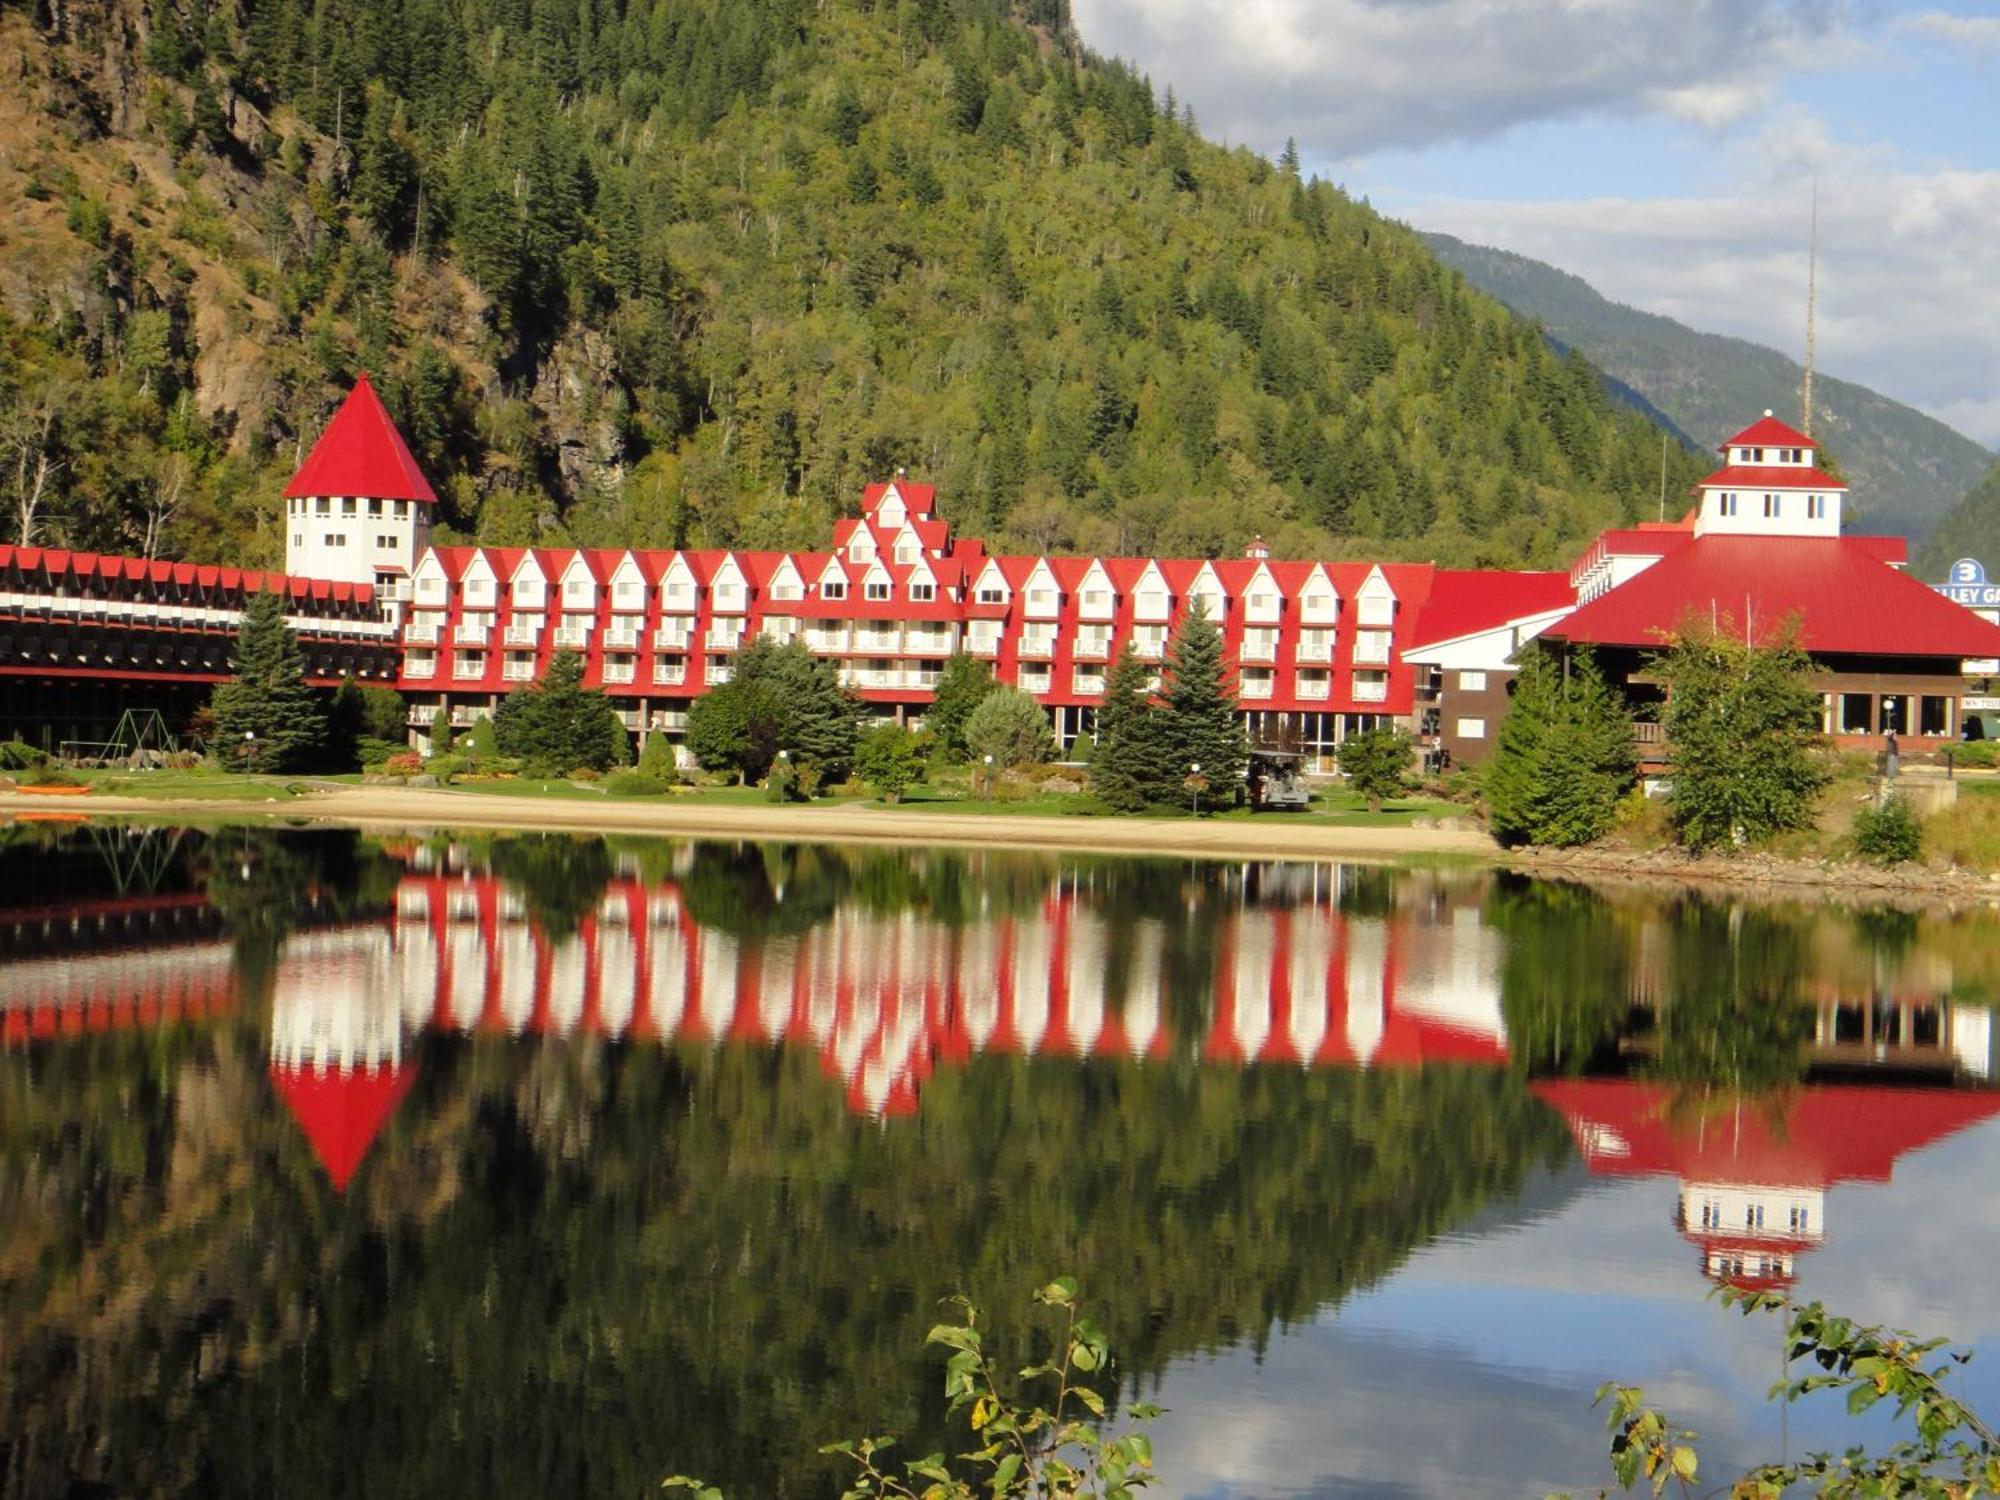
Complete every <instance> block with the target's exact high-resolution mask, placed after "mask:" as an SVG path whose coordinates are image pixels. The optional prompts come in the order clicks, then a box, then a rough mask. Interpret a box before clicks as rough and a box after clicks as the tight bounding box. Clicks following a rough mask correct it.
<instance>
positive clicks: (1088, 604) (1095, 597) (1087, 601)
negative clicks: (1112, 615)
mask: <svg viewBox="0 0 2000 1500" xmlns="http://www.w3.org/2000/svg"><path fill="white" fill-rule="evenodd" d="M1110 603H1111V596H1110V595H1109V594H1108V593H1106V592H1105V591H1104V590H1103V589H1085V590H1084V591H1083V607H1084V608H1085V609H1106V608H1108V607H1109V606H1110Z"/></svg>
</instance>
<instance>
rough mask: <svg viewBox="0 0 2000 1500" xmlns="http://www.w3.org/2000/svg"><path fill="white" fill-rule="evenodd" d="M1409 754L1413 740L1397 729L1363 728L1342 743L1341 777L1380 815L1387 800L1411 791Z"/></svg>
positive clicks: (1388, 727) (1382, 726) (1390, 727)
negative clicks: (1409, 789)
mask: <svg viewBox="0 0 2000 1500" xmlns="http://www.w3.org/2000/svg"><path fill="white" fill-rule="evenodd" d="M1410 753H1411V745H1410V737H1409V736H1408V735H1407V734H1405V733H1404V732H1403V731H1402V730H1400V729H1397V728H1396V727H1395V726H1393V725H1387V724H1385V725H1380V726H1378V727H1376V728H1374V729H1364V730H1362V731H1361V732H1360V733H1359V734H1350V735H1349V736H1348V737H1347V738H1346V739H1344V740H1342V741H1341V742H1340V751H1339V756H1338V758H1339V761H1340V774H1341V775H1342V776H1345V777H1346V778H1347V784H1348V785H1349V786H1350V787H1352V788H1353V789H1354V791H1355V793H1356V794H1357V795H1359V796H1362V797H1366V798H1367V799H1368V810H1369V811H1370V812H1372V813H1378V812H1380V811H1381V810H1382V803H1383V801H1384V800H1385V799H1386V798H1389V797H1394V796H1397V795H1399V794H1400V793H1402V792H1404V791H1406V790H1408V788H1409V785H1410Z"/></svg>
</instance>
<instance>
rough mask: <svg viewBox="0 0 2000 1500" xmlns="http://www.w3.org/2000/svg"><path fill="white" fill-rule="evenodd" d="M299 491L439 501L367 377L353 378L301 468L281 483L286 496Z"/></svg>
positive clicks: (387, 498) (374, 498)
mask: <svg viewBox="0 0 2000 1500" xmlns="http://www.w3.org/2000/svg"><path fill="white" fill-rule="evenodd" d="M299 495H352V496H356V497H358V498H362V499H368V500H431V501H434V500H436V499H437V496H436V494H435V493H433V492H432V490H431V486H430V481H429V480H427V479H425V478H424V472H423V470H422V469H419V468H418V467H417V461H416V459H415V458H413V457H411V455H410V449H409V445H408V444H407V443H405V442H404V441H403V435H402V433H400V432H398V431H397V430H396V424H395V423H394V422H392V421H390V420H389V413H388V412H387V411H386V410H384V409H383V406H382V400H381V398H380V397H379V396H377V395H376V394H375V387H374V386H372V385H370V384H369V383H368V377H367V376H366V375H362V376H361V377H360V378H359V379H357V380H356V381H355V382H354V389H353V390H351V391H349V392H348V393H347V399H346V400H345V401H343V402H341V403H340V410H339V411H337V412H335V413H334V414H333V420H332V421H331V422H329V423H327V424H326V431H325V432H322V433H321V434H320V435H319V441H318V442H316V443H314V444H313V447H312V452H310V453H308V454H307V455H306V461H305V462H304V463H303V464H301V465H300V466H299V472H298V473H296V474H294V475H293V476H292V482H291V483H290V484H288V485H286V486H285V496H286V498H287V499H291V498H293V497H296V496H299Z"/></svg>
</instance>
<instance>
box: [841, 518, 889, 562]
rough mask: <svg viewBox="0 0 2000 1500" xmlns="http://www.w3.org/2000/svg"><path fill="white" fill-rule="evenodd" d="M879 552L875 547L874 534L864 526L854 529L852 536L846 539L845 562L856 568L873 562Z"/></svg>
mask: <svg viewBox="0 0 2000 1500" xmlns="http://www.w3.org/2000/svg"><path fill="white" fill-rule="evenodd" d="M880 550H881V549H880V548H878V547H877V546H876V545H875V534H874V533H873V532H872V531H870V530H869V529H868V527H867V526H865V525H862V526H857V527H855V528H854V533H853V535H851V536H849V537H848V539H847V547H846V554H847V560H848V561H849V562H851V563H853V564H854V565H855V566H856V567H862V566H865V565H866V564H868V563H872V562H873V561H875V559H876V557H877V556H878V555H879V554H880Z"/></svg>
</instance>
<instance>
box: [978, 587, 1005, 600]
mask: <svg viewBox="0 0 2000 1500" xmlns="http://www.w3.org/2000/svg"><path fill="white" fill-rule="evenodd" d="M976 597H977V598H978V600H979V602H980V603H981V604H1005V603H1006V602H1007V591H1006V590H1005V589H1004V588H1002V587H1001V586H1000V585H999V584H997V583H982V584H980V585H979V592H978V594H977V596H976Z"/></svg>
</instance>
